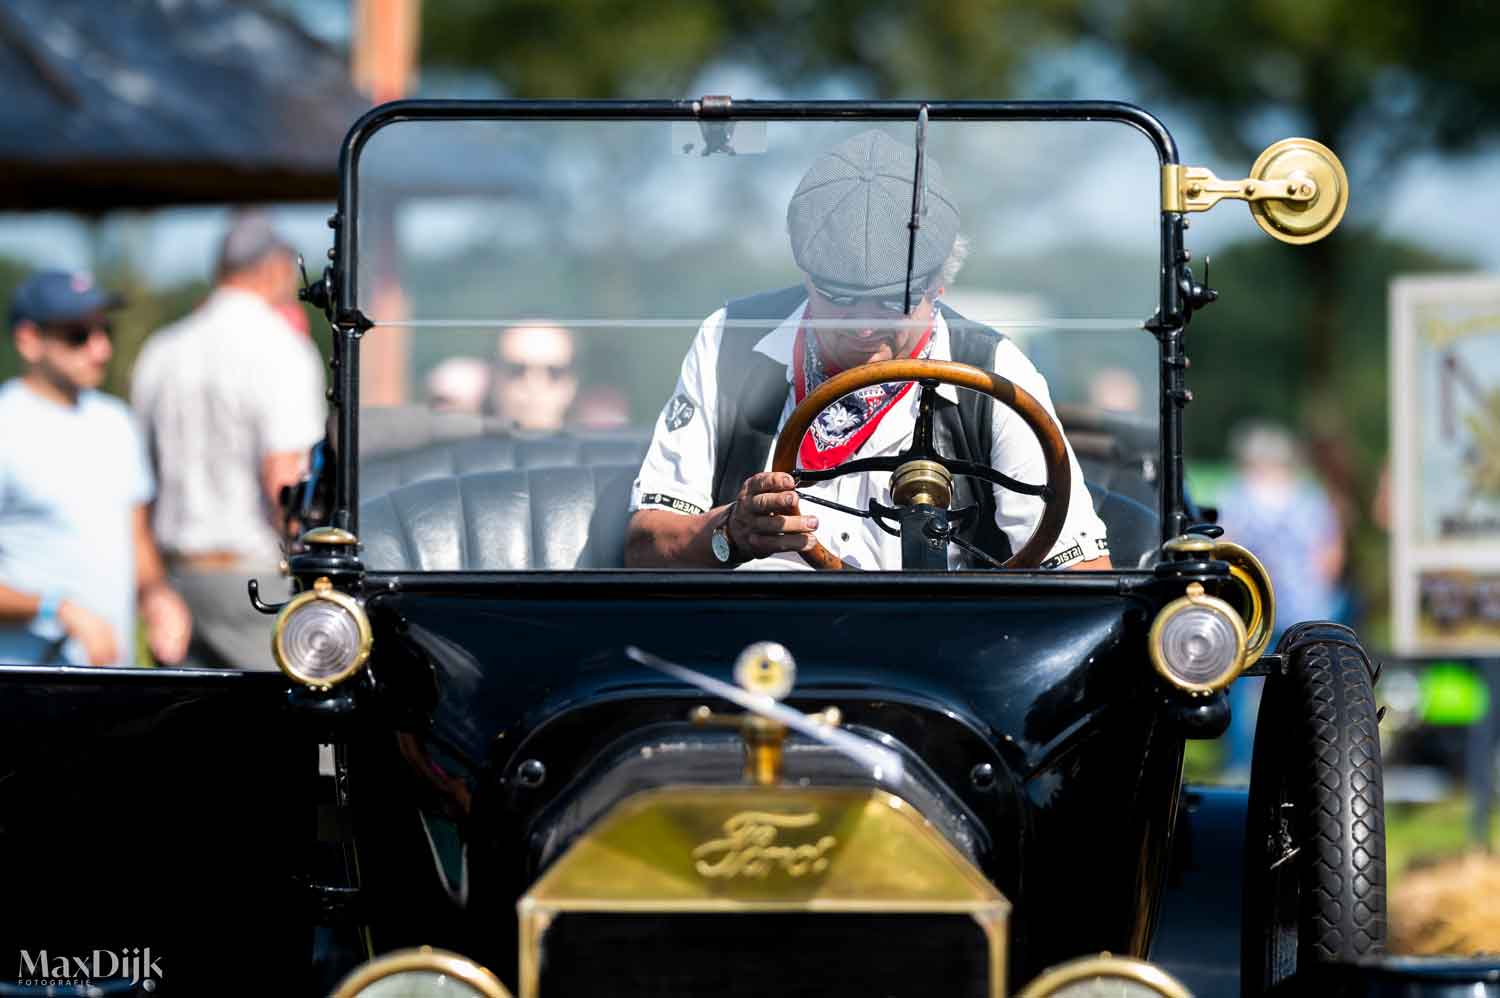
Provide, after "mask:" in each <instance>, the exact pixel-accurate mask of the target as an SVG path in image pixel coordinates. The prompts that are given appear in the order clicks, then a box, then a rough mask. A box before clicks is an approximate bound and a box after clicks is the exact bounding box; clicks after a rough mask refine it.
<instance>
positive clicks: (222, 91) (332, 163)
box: [0, 0, 369, 213]
mask: <svg viewBox="0 0 1500 998" xmlns="http://www.w3.org/2000/svg"><path fill="white" fill-rule="evenodd" d="M0 93H3V94H5V100H4V102H3V103H0V210H12V211H14V210H41V209H64V210H71V211H79V212H88V213H94V212H104V211H108V210H111V209H115V208H126V207H152V206H164V205H181V204H201V203H224V202H234V201H301V200H328V201H331V200H333V198H334V197H335V195H336V193H337V190H338V178H337V167H338V150H339V143H340V142H341V140H342V139H343V137H344V134H345V132H346V131H347V130H348V128H349V126H350V124H352V123H353V122H354V120H355V119H356V118H358V117H359V116H360V114H362V113H363V112H364V111H365V110H367V109H368V107H369V103H368V102H367V101H366V100H365V99H364V98H363V97H361V96H360V95H359V94H358V93H357V92H356V91H355V90H354V89H353V87H352V85H351V84H350V83H349V71H348V66H347V64H346V61H345V59H344V57H343V55H342V53H340V52H338V51H337V50H335V49H333V48H331V47H329V46H328V45H326V44H324V43H322V42H320V41H319V40H317V39H316V38H314V37H312V36H311V35H309V34H308V33H307V32H306V31H304V30H303V29H302V28H301V27H300V26H299V25H298V24H297V23H296V22H295V21H294V20H293V19H291V18H289V17H287V16H286V15H284V14H281V13H279V12H277V11H275V10H272V9H270V8H269V7H267V6H265V5H264V4H262V3H258V2H255V0H117V2H114V3H109V4H101V3H97V2H95V0H6V2H5V3H4V4H3V5H0Z"/></svg>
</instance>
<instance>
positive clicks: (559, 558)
mask: <svg viewBox="0 0 1500 998" xmlns="http://www.w3.org/2000/svg"><path fill="white" fill-rule="evenodd" d="M639 470H640V465H639V464H638V463H632V464H609V465H601V464H596V465H580V466H575V467H571V468H515V469H511V470H508V471H481V472H474V473H471V474H465V475H449V476H446V477H443V478H429V479H425V480H423V481H419V482H414V483H412V484H410V485H406V486H403V487H401V488H398V489H395V490H393V491H391V492H388V493H386V494H384V495H380V496H376V497H375V498H372V499H369V500H366V501H365V502H363V503H361V504H360V509H359V520H360V523H359V528H360V539H361V541H362V542H363V545H364V551H363V554H362V557H363V559H364V562H365V566H366V567H367V568H369V569H372V570H375V571H396V570H407V571H419V572H453V571H519V570H523V569H573V568H618V567H621V566H622V565H623V564H624V559H625V522H626V520H628V519H629V513H628V512H627V510H626V506H627V505H628V504H629V502H630V486H631V483H632V482H633V481H634V480H635V475H636V472H637V471H639Z"/></svg>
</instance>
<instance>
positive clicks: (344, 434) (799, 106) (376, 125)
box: [327, 97, 1191, 540]
mask: <svg viewBox="0 0 1500 998" xmlns="http://www.w3.org/2000/svg"><path fill="white" fill-rule="evenodd" d="M924 109H925V111H926V114H927V116H928V119H929V120H930V121H934V122H937V121H986V122H988V121H1087V122H1097V121H1113V122H1118V123H1121V124H1125V125H1129V126H1131V127H1133V128H1135V129H1136V130H1138V131H1139V132H1141V133H1142V134H1144V135H1145V136H1146V138H1147V139H1148V140H1149V141H1150V142H1151V144H1152V146H1153V148H1154V149H1155V151H1156V155H1157V159H1158V160H1159V162H1160V164H1161V166H1162V167H1163V168H1165V167H1168V166H1174V165H1176V164H1177V163H1178V152H1177V144H1176V141H1175V140H1174V139H1173V138H1172V135H1171V133H1170V132H1169V131H1168V130H1167V128H1166V126H1165V125H1164V124H1162V122H1161V121H1159V120H1158V119H1157V118H1156V117H1155V116H1154V115H1152V114H1150V113H1149V112H1148V111H1145V110H1144V109H1142V108H1140V107H1137V106H1136V105H1133V104H1128V103H1124V102H1118V101H756V100H731V99H729V98H724V97H705V98H702V99H698V100H658V101H628V100H602V101H468V100H462V101H460V100H442V101H423V100H414V101H396V102H392V103H388V104H383V105H381V106H379V107H377V108H375V109H373V110H371V111H370V112H368V113H367V114H365V115H364V116H363V117H361V118H360V119H359V120H358V121H357V122H355V124H354V125H353V127H351V128H350V130H349V132H348V134H347V135H346V136H345V139H344V142H343V145H342V148H341V150H340V154H339V197H338V210H337V212H336V214H335V215H334V216H333V217H332V218H330V220H329V225H330V227H331V228H332V229H333V230H334V248H333V253H332V265H331V267H330V268H329V272H328V275H327V276H328V287H329V288H330V290H331V291H332V296H331V298H332V300H331V302H330V307H329V313H330V317H331V319H332V324H333V333H334V335H333V340H334V344H333V345H334V358H333V363H334V387H333V391H332V393H331V395H332V401H333V403H334V405H335V410H336V425H337V428H338V439H339V441H340V446H339V447H338V461H337V473H336V482H335V488H334V510H333V517H332V519H333V523H334V525H336V526H339V527H343V528H344V529H347V530H350V531H353V532H355V533H358V504H359V487H358V459H359V458H358V455H359V419H358V411H357V410H358V399H359V344H360V338H361V337H362V336H363V334H364V333H365V332H366V331H367V330H368V329H370V328H371V327H372V325H373V323H372V322H371V321H370V319H369V318H368V317H367V315H366V314H365V312H364V311H362V309H361V298H360V288H359V284H358V279H357V278H358V273H359V266H358V259H357V254H358V245H359V242H358V233H357V226H358V220H359V166H360V152H361V150H362V149H363V148H364V146H365V144H366V143H367V142H368V141H369V140H370V138H371V137H372V136H373V135H374V134H375V133H376V132H378V131H380V130H381V129H382V128H385V127H387V126H389V125H392V124H395V123H398V122H409V121H494V120H526V119H533V120H606V121H607V120H654V121H693V122H704V121H727V120H737V121H773V120H827V121H861V120H870V121H886V122H889V121H893V120H894V121H899V120H903V119H905V120H910V121H912V122H916V120H917V117H918V115H919V113H921V112H922V111H923V110H924ZM1163 175H1165V170H1164V174H1163ZM1156 194H1157V197H1158V198H1161V192H1160V191H1158V192H1156ZM1183 229H1184V224H1183V215H1182V213H1181V212H1173V211H1167V210H1165V204H1164V203H1163V210H1162V211H1161V225H1160V261H1161V267H1160V281H1159V286H1158V295H1157V303H1156V311H1155V314H1154V315H1152V316H1149V317H1144V325H1145V328H1146V329H1147V330H1148V331H1150V332H1151V333H1152V334H1153V335H1154V336H1155V338H1156V340H1157V342H1158V346H1159V350H1158V373H1159V385H1160V395H1159V397H1160V423H1159V426H1160V454H1159V462H1158V468H1159V470H1160V496H1159V500H1158V513H1159V515H1160V518H1161V529H1162V539H1163V540H1166V539H1168V538H1170V537H1173V536H1176V535H1178V534H1180V533H1182V532H1183V530H1184V529H1185V528H1186V527H1187V526H1188V524H1189V510H1188V507H1187V502H1186V498H1185V489H1184V464H1183V456H1182V451H1183V427H1182V409H1183V406H1184V405H1185V404H1186V402H1187V400H1188V399H1189V398H1190V397H1191V396H1190V395H1189V393H1188V392H1187V389H1186V383H1185V372H1186V367H1187V364H1186V355H1185V350H1184V344H1183V339H1184V333H1185V329H1186V325H1187V321H1188V316H1189V313H1190V309H1189V307H1188V305H1187V301H1186V296H1185V294H1184V283H1183V279H1184V267H1185V265H1186V264H1185V259H1186V256H1187V254H1186V253H1185V252H1184V248H1183Z"/></svg>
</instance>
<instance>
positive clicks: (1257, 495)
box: [1219, 476, 1342, 639]
mask: <svg viewBox="0 0 1500 998" xmlns="http://www.w3.org/2000/svg"><path fill="white" fill-rule="evenodd" d="M1219 523H1220V524H1222V525H1223V527H1224V539H1225V540H1231V541H1234V542H1235V543H1237V544H1239V545H1241V546H1243V547H1246V548H1249V549H1250V552H1251V553H1252V554H1254V555H1255V556H1256V557H1257V558H1259V559H1260V561H1261V564H1263V565H1265V567H1266V571H1267V572H1268V573H1269V574H1270V576H1271V586H1272V588H1273V591H1274V592H1275V594H1276V620H1275V622H1274V624H1273V631H1274V634H1275V636H1276V638H1277V639H1279V638H1280V636H1281V633H1282V632H1283V631H1285V630H1286V629H1287V628H1288V627H1290V626H1291V625H1292V624H1295V623H1298V622H1300V621H1303V620H1329V619H1331V618H1333V617H1334V615H1335V614H1336V613H1337V612H1338V609H1339V589H1338V586H1337V584H1336V582H1335V581H1334V580H1329V579H1324V578H1323V577H1322V576H1321V575H1320V574H1319V566H1318V564H1317V559H1318V555H1319V553H1320V552H1321V551H1322V550H1323V549H1324V548H1325V547H1326V546H1327V545H1328V544H1329V543H1330V542H1335V543H1342V534H1341V530H1342V528H1341V526H1340V524H1339V518H1338V513H1337V512H1335V510H1334V507H1333V503H1332V502H1331V501H1330V500H1329V498H1328V494H1327V493H1326V492H1324V491H1323V489H1322V487H1321V486H1319V485H1317V484H1316V483H1314V482H1312V481H1309V480H1307V479H1299V480H1297V481H1295V482H1294V483H1289V485H1288V487H1286V488H1281V489H1265V488H1256V487H1254V486H1253V485H1251V484H1250V483H1248V482H1247V481H1246V480H1245V479H1244V478H1242V477H1238V476H1236V477H1235V478H1234V479H1233V480H1232V481H1231V482H1229V483H1228V484H1227V485H1226V486H1225V493H1224V498H1223V499H1222V500H1221V501H1220V503H1219Z"/></svg>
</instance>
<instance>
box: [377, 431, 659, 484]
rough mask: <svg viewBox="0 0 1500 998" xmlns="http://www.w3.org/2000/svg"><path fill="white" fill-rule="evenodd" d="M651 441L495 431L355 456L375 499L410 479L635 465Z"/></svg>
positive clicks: (624, 435) (633, 435)
mask: <svg viewBox="0 0 1500 998" xmlns="http://www.w3.org/2000/svg"><path fill="white" fill-rule="evenodd" d="M650 442H651V434H650V431H649V430H640V431H629V430H622V431H618V432H616V431H610V432H596V433H559V434H555V435H549V436H538V437H527V436H519V435H516V434H494V435H488V436H470V437H462V438H456V439H450V440H437V441H432V442H430V443H425V444H421V445H419V446H415V447H408V448H404V449H401V450H394V451H386V452H383V453H378V454H374V455H371V454H370V453H369V452H368V451H364V452H361V454H360V460H359V492H360V495H361V496H364V497H367V498H374V497H375V496H379V495H383V494H385V493H387V492H390V491H392V490H394V489H397V488H400V487H401V486H403V485H410V484H411V483H413V482H420V481H425V480H426V479H429V478H447V477H449V476H452V475H459V474H468V473H472V472H477V471H509V470H511V469H516V468H554V467H558V468H560V467H568V466H572V465H605V464H608V465H613V464H632V463H633V464H634V465H635V467H637V468H639V467H640V465H641V461H642V459H644V458H645V456H646V445H647V444H649V443H650Z"/></svg>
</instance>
